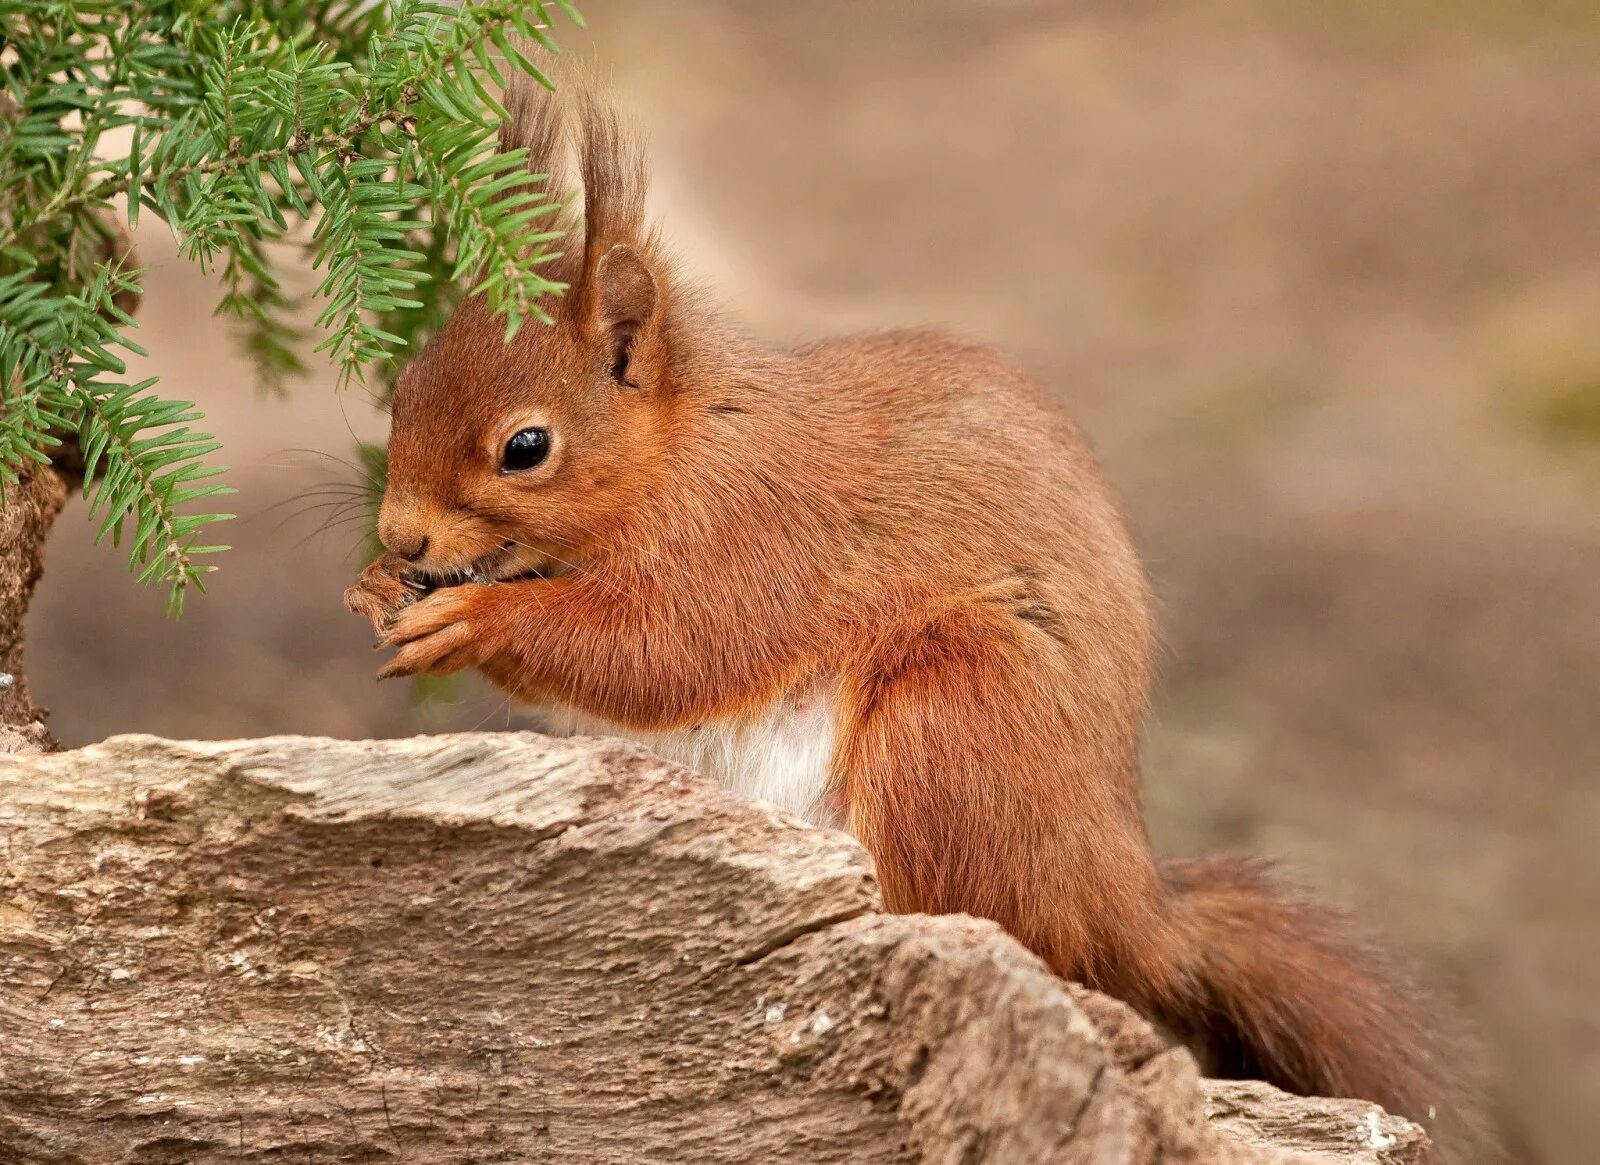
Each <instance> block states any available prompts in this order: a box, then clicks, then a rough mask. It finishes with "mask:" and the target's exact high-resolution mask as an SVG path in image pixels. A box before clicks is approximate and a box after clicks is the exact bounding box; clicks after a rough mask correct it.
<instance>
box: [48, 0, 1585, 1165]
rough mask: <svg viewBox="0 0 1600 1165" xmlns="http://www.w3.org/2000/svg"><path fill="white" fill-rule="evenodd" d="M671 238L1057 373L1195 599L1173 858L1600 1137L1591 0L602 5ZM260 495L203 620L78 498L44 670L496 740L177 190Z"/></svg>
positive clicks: (1164, 760) (751, 312) (1171, 609)
mask: <svg viewBox="0 0 1600 1165" xmlns="http://www.w3.org/2000/svg"><path fill="white" fill-rule="evenodd" d="M582 7H583V9H584V12H585V14H586V15H587V16H588V18H589V20H590V24H591V29H592V31H591V32H590V33H587V34H575V33H569V34H568V35H567V36H565V37H564V40H565V41H566V42H567V43H568V44H570V45H571V46H572V48H573V50H575V51H576V52H577V53H579V54H580V55H583V56H587V57H592V58H594V59H595V60H596V61H597V62H599V64H600V67H601V68H602V70H603V71H604V72H606V73H608V74H610V75H612V76H613V77H614V84H615V88H616V89H617V91H618V94H619V99H620V101H621V103H622V104H623V105H624V106H625V107H626V108H628V109H629V110H631V111H632V112H633V113H634V114H635V115H636V116H637V118H638V119H639V120H640V121H641V122H643V124H644V125H645V126H646V128H647V129H648V131H649V133H650V135H651V138H652V140H653V156H654V159H655V174H656V189H655V192H654V202H655V204H656V206H657V208H658V210H659V211H660V213H661V216H662V217H663V219H664V221H665V224H666V230H667V235H668V237H669V239H670V240H672V241H673V243H674V244H675V245H676V250H677V252H678V254H679V255H680V256H681V257H682V259H683V260H684V265H685V268H686V269H687V270H688V271H690V272H692V273H694V274H695V275H697V276H699V277H701V278H703V280H704V281H705V282H706V283H707V284H708V285H709V286H710V287H711V288H712V289H714V291H715V293H716V295H717V297H718V298H719V299H720V300H721V301H722V302H723V303H724V304H725V305H726V306H727V307H728V308H729V309H730V313H731V314H732V315H734V316H735V317H737V318H739V319H741V320H742V321H743V322H744V323H745V324H747V325H748V326H749V328H750V329H751V330H753V331H754V332H755V333H757V334H758V335H760V336H762V337H765V338H768V339H771V340H773V341H777V342H791V341H799V340H804V339H808V338H813V337H816V336H820V335H823V334H826V333H830V332H836V331H842V330H851V329H862V328H873V327H880V326H885V325H896V324H921V323H938V324H944V325H947V326H950V327H953V328H956V329H959V330H961V331H964V332H969V333H973V334H976V335H979V336H982V337H986V338H989V339H992V340H994V341H995V342H997V343H999V344H1001V345H1003V346H1005V347H1007V348H1009V349H1010V350H1012V351H1013V352H1014V353H1015V354H1016V355H1017V356H1019V357H1020V358H1021V359H1022V360H1023V361H1024V362H1025V363H1026V364H1027V365H1028V366H1030V367H1031V368H1033V369H1034V370H1036V371H1037V372H1038V373H1039V375H1040V376H1041V377H1043V378H1044V379H1045V380H1046V381H1048V382H1049V383H1050V384H1052V385H1055V386H1057V387H1058V388H1059V390H1060V393H1061V398H1062V400H1063V401H1065V402H1067V403H1068V404H1069V405H1070V407H1071V408H1072V410H1073V411H1074V413H1075V414H1076V416H1077V417H1078V418H1079V420H1080V421H1081V423H1082V424H1083V427H1084V428H1085V429H1086V431H1087V432H1088V434H1089V435H1090V437H1091V439H1092V440H1093V442H1094V443H1095V445H1096V447H1097V448H1098V449H1099V451H1100V453H1101V455H1102V458H1103V460H1104V462H1105V464H1106V466H1107V468H1108V471H1109V473H1110V475H1111V477H1112V479H1113V480H1114V481H1116V482H1117V483H1118V484H1119V486H1120V488H1121V490H1122V492H1123V494H1124V496H1125V498H1126V500H1127V505H1128V510H1129V513H1130V516H1131V520H1132V524H1133V526H1134V529H1135V532H1136V536H1137V538H1138V541H1139V543H1140V545H1141V547H1142V549H1143V552H1144V555H1145V558H1146V561H1147V562H1148V564H1149V567H1150V571H1151V573H1152V575H1153V577H1154V581H1155V586H1156V589H1157V591H1158V593H1159V596H1160V602H1161V622H1162V626H1163V629H1164V640H1165V645H1164V650H1163V656H1162V661H1161V673H1162V675H1161V682H1160V689H1159V692H1158V695H1157V700H1156V707H1155V711H1154V714H1153V716H1152V718H1151V723H1150V730H1149V749H1148V758H1149V759H1148V766H1147V771H1148V778H1147V793H1148V800H1149V807H1150V815H1151V820H1152V828H1153V831H1154V833H1155V835H1156V839H1157V842H1158V844H1159V846H1160V847H1161V848H1162V849H1164V850H1166V851H1169V852H1180V851H1201V850H1212V849H1245V850H1253V851H1260V852H1265V853H1269V854H1274V855H1278V856H1281V857H1283V858H1284V859H1286V860H1287V861H1288V862H1289V863H1291V864H1292V865H1293V866H1294V867H1296V868H1297V869H1298V870H1299V871H1301V873H1302V874H1303V876H1304V879H1305V881H1306V882H1307V883H1309V884H1310V885H1312V886H1314V887H1315V888H1316V889H1317V890H1318V892H1320V893H1322V894H1324V895H1326V896H1328V897H1331V898H1333V899H1335V900H1338V901H1341V902H1343V903H1345V904H1346V905H1349V906H1351V907H1353V908H1355V909H1357V910H1359V911H1360V913H1361V914H1362V915H1363V916H1364V917H1365V918H1367V919H1369V920H1371V921H1372V922H1373V923H1374V924H1375V926H1377V927H1378V928H1379V929H1380V930H1381V931H1382V932H1384V933H1385V934H1386V935H1387V936H1388V938H1389V940H1390V941H1391V942H1393V943H1394V944H1395V945H1396V946H1398V947H1400V948H1402V949H1404V950H1406V951H1408V952H1409V953H1410V954H1411V955H1413V956H1414V957H1415V958H1416V959H1417V960H1418V961H1419V962H1420V963H1421V965H1422V966H1423V967H1424V969H1425V973H1426V976H1427V978H1428V979H1429V980H1430V981H1431V982H1432V983H1433V984H1434V985H1435V986H1436V987H1437V988H1438V989H1439V990H1440V992H1441V993H1442V994H1444V995H1445V996H1446V997H1448V998H1450V999H1452V1000H1454V1001H1456V1002H1458V1003H1459V1004H1460V1005H1461V1006H1463V1007H1464V1009H1465V1010H1466V1011H1467V1013H1468V1014H1469V1015H1470V1017H1471V1018H1472V1020H1473V1021H1474V1022H1475V1023H1476V1024H1477V1026H1478V1028H1479V1030H1480V1031H1481V1033H1482V1035H1483V1037H1484V1040H1485V1042H1486V1044H1487V1045H1488V1048H1489V1057H1488V1058H1489V1062H1490V1064H1491V1067H1492V1070H1493V1087H1492V1096H1491V1098H1490V1103H1491V1104H1492V1106H1493V1109H1494V1113H1495V1116H1496V1118H1497V1119H1498V1120H1499V1121H1500V1123H1501V1125H1502V1127H1503V1128H1504V1129H1505V1131H1506V1135H1507V1137H1508V1139H1509V1140H1510V1141H1511V1142H1512V1144H1513V1145H1514V1147H1515V1148H1516V1149H1517V1150H1518V1152H1519V1154H1520V1155H1521V1157H1522V1158H1523V1159H1524V1160H1527V1161H1530V1162H1540V1163H1546V1162H1548V1163H1569V1162H1570V1163H1574V1165H1576V1163H1578V1162H1587V1161H1591V1160H1593V1159H1594V1150H1593V1146H1594V1145H1595V1144H1596V1143H1597V1142H1600V988H1597V987H1596V985H1595V983H1596V980H1597V979H1600V723H1597V721H1600V5H1597V4H1595V3H1593V0H1573V2H1571V3H1558V2H1555V0H1549V2H1543V3H1540V2H1535V0H1448V2H1437V0H1436V2H1427V0H1339V2H1338V3H1330V2H1328V0H1212V2H1211V3H1209V4H1206V5H1195V4H1184V3H1178V2H1176V0H1172V2H1165V0H1118V2H1111V0H1103V2H1097V0H1087V2H1077V3H1067V2H1055V3H1051V2H1046V0H916V2H911V0H896V2H888V0H877V2H875V3H871V4H862V3H858V2H851V0H812V2H809V3H806V4H782V3H767V2H761V0H670V2H668V0H628V2H626V3H624V2H622V0H586V2H584V3H583V4H582ZM139 242H140V246H141V249H142V255H143V258H144V260H145V262H146V263H147V264H150V265H152V266H153V268H154V270H153V272H152V274H151V276H150V277H149V279H148V281H147V290H146V297H145V302H144V305H143V307H142V309H141V324H142V329H143V335H142V337H141V339H142V340H143V342H144V343H145V345H146V346H147V347H148V348H149V349H150V351H151V356H150V358H149V360H148V361H146V362H144V364H145V367H144V368H143V369H141V370H140V371H141V372H142V373H143V374H145V375H160V376H161V377H162V378H163V380H164V381H165V384H166V391H167V392H168V393H169V394H175V395H179V396H185V397H190V396H192V397H193V398H194V399H196V400H198V401H200V402H202V404H203V406H204V407H205V409H206V410H207V411H208V413H209V414H210V417H211V419H212V421H213V423H214V427H215V429H216V431H217V432H218V434H219V435H220V436H221V438H222V439H223V440H224V441H225V443H226V449H225V458H226V460H227V461H228V463H230V464H231V465H232V466H233V467H234V473H233V475H232V481H233V484H234V485H236V486H237V487H238V489H239V491H240V493H239V496H238V497H237V498H236V499H234V500H235V502H236V503H237V505H236V508H237V509H238V510H239V512H240V514H241V520H240V521H238V522H236V523H234V524H233V528H232V529H231V530H229V531H227V533H228V534H229V535H230V536H231V537H230V540H231V541H232V542H233V543H234V544H235V548H234V550H233V551H232V552H231V553H230V554H228V555H227V556H225V557H224V558H223V559H222V571H221V572H220V573H219V574H217V575H215V576H214V580H215V581H214V585H213V587H212V592H213V593H212V594H211V595H210V596H209V597H205V598H196V599H194V600H192V601H191V606H190V610H189V612H188V614H187V615H186V616H185V617H184V619H183V621H182V622H181V623H176V624H175V623H173V622H171V621H169V620H167V619H166V618H165V617H164V616H163V611H162V605H163V596H162V595H161V594H158V593H151V592H144V591H140V590H138V589H136V588H135V587H134V586H132V585H131V584H130V581H129V579H128V576H127V574H126V571H125V570H124V569H123V566H122V563H121V561H120V557H119V556H118V555H117V553H116V552H114V551H112V550H111V549H110V548H109V547H101V548H96V547H93V546H92V545H91V537H90V535H91V529H90V527H89V525H88V524H87V523H86V522H85V521H83V517H82V504H81V502H74V503H73V507H74V508H73V509H71V510H69V512H68V514H67V515H66V516H65V517H64V518H63V520H62V522H61V523H60V524H59V525H58V527H57V530H56V534H55V537H54V541H53V543H52V545H51V547H50V552H49V556H48V561H47V573H46V576H45V581H44V583H43V586H42V588H41V591H40V595H39V598H38V601H37V604H36V609H35V611H34V614H33V616H32V619H31V649H30V659H31V665H30V672H31V676H32V680H33V683H34V685H35V688H36V690H37V691H38V693H39V695H40V697H41V699H42V701H43V702H44V703H46V704H48V705H50V706H51V707H52V709H53V711H54V716H53V719H52V723H53V725H54V727H55V729H56V731H57V733H58V734H59V735H60V737H61V738H62V740H63V741H64V742H65V743H67V744H68V745H74V744H81V743H84V742H88V741H91V740H95V739H97V738H99V737H102V736H105V735H108V734H111V733H116V732H130V731H140V732H156V733H162V734H167V735H172V736H203V737H227V736H239V735H247V734H249V735H254V734H266V733H279V732H302V733H327V734H333V735H340V736H360V735H385V734H402V733H410V732H414V731H417V730H419V729H422V728H426V729H472V728H503V727H506V726H507V725H513V726H514V725H516V724H517V723H519V719H518V715H517V713H516V712H515V710H513V709H510V708H508V707H507V706H506V705H505V704H504V703H503V702H502V701H501V700H500V699H498V698H496V697H494V696H492V695H491V694H489V693H487V692H484V691H482V690H479V689H469V690H465V691H461V692H458V693H456V694H455V695H454V696H452V697H451V699H450V701H449V702H447V703H443V704H436V705H432V706H430V707H429V708H427V709H423V710H419V709H418V708H417V707H415V705H414V703H413V699H412V693H411V692H410V691H409V690H408V689H407V688H405V687H404V686H401V685H393V684H391V685H385V686H379V685H377V684H376V683H374V682H373V680H372V678H371V676H372V672H373V670H374V669H375V667H376V666H377V664H378V662H379V656H378V655H376V654H375V653H374V652H373V651H372V650H371V647H370V642H371V641H370V637H369V635H368V634H367V632H366V631H365V630H364V628H363V626H362V625H361V624H360V623H359V622H358V621H357V620H356V619H355V618H353V617H351V616H348V615H346V614H345V613H344V612H343V611H342V610H341V608H340V605H339V594H340V591H341V589H342V588H343V587H344V586H345V585H346V583H347V582H348V581H349V579H350V577H351V576H352V575H353V574H354V572H355V570H356V569H357V567H358V566H359V565H360V553H361V552H360V549H359V547H360V544H361V542H362V539H363V537H364V531H363V530H362V529H361V528H360V525H359V523H349V522H346V523H344V524H338V523H335V524H334V525H333V526H332V527H331V528H327V529H319V527H320V525H321V519H323V518H325V517H329V516H332V515H334V514H335V513H336V511H332V510H316V509H309V510H308V509H307V507H311V506H316V505H318V504H320V503H322V502H325V501H329V500H334V499H333V498H332V496H331V495H327V494H324V493H321V492H318V491H320V490H322V489H324V488H327V487H328V486H329V485H330V484H334V483H338V482H343V481H350V480H353V479H354V476H355V475H354V472H353V470H351V469H350V468H348V467H347V466H346V465H344V464H341V460H353V458H354V452H353V445H354V439H355V438H356V437H357V436H359V437H362V438H369V439H371V438H379V439H381V437H382V434H383V432H384V423H383V419H382V418H381V416H379V415H377V414H376V413H375V412H374V410H373V409H372V408H371V407H370V405H369V404H368V402H367V400H366V399H365V397H364V396H363V394H362V393H361V391H360V390H359V389H357V390H352V391H349V392H346V393H344V394H342V395H335V393H334V392H333V391H332V383H331V378H329V377H326V376H319V377H314V378H313V380H312V381H311V382H309V383H306V384H304V385H303V386H301V387H300V388H298V389H297V390H296V391H295V392H294V393H293V395H292V396H291V397H290V398H288V399H273V398H270V397H265V396H262V395H260V394H258V393H257V392H256V391H255V388H254V385H253V380H252V374H251V372H250V369H249V366H248V365H247V363H246V362H245V361H244V360H242V359H241V358H240V356H239V355H238V353H237V352H236V350H235V347H234V345H233V342H232V337H231V336H230V335H229V332H228V328H227V325H225V324H224V323H222V322H220V321H214V320H211V319H209V318H208V314H209V311H210V309H211V306H212V305H213V304H214V302H215V300H216V292H215V290H214V289H213V288H212V287H210V286H209V285H208V283H207V281H206V280H205V279H204V278H203V277H202V276H200V275H199V274H198V273H197V272H196V271H195V270H194V269H193V268H192V267H190V266H188V265H186V264H184V263H182V262H180V261H178V260H177V259H176V258H175V255H174V248H173V246H172V243H171V241H170V239H168V238H166V237H165V236H164V235H163V233H162V229H161V228H160V227H159V226H158V225H156V224H153V223H152V221H151V220H150V218H149V217H148V216H147V218H146V220H145V224H144V226H142V228H141V235H140V239H139Z"/></svg>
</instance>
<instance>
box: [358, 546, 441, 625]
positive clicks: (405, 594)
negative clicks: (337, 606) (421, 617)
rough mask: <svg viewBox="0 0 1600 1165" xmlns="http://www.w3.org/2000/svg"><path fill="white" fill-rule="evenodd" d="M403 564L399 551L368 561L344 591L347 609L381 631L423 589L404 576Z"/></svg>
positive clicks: (415, 598) (413, 600)
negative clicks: (396, 553)
mask: <svg viewBox="0 0 1600 1165" xmlns="http://www.w3.org/2000/svg"><path fill="white" fill-rule="evenodd" d="M404 565H405V564H404V561H403V560H402V559H401V558H400V557H399V556H398V555H394V554H384V555H381V556H379V557H378V558H377V559H375V560H374V561H373V562H371V563H369V564H368V566H367V568H366V569H365V570H363V571H362V572H361V574H360V575H359V576H358V577H357V578H356V581H355V584H354V585H353V586H351V587H349V588H348V589H347V590H346V591H345V592H344V605H345V608H346V610H349V611H352V612H354V613H355V614H357V615H360V616H361V617H362V618H363V619H366V620H367V621H368V622H370V623H371V624H372V629H373V630H374V631H376V632H377V633H378V634H379V635H382V634H383V633H384V631H385V630H386V629H387V628H388V626H389V624H390V623H392V622H393V621H394V619H395V616H396V615H398V614H399V613H400V612H401V611H402V610H404V609H405V608H406V607H408V606H410V605H411V604H412V603H413V602H415V601H416V600H417V598H418V596H419V595H420V594H421V593H422V592H421V591H420V590H419V589H418V588H417V587H416V586H414V585H413V584H411V583H409V582H407V581H406V580H405V578H404V576H403V574H402V571H403V569H404Z"/></svg>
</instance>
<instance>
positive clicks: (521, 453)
mask: <svg viewBox="0 0 1600 1165" xmlns="http://www.w3.org/2000/svg"><path fill="white" fill-rule="evenodd" d="M548 456H550V431H549V430H548V429H523V430H521V431H519V432H518V433H517V434H516V435H515V436H513V437H512V438H511V440H509V441H507V442H506V451H505V453H504V454H503V455H502V456H501V460H500V468H501V469H503V470H504V471H505V472H507V473H516V472H518V471H519V470H523V469H532V468H534V466H536V465H539V464H540V463H542V462H543V461H544V459H545V458H546V457H548Z"/></svg>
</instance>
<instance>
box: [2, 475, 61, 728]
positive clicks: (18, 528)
mask: <svg viewBox="0 0 1600 1165" xmlns="http://www.w3.org/2000/svg"><path fill="white" fill-rule="evenodd" d="M66 499H67V486H66V483H65V481H63V480H62V477H61V475H60V474H59V473H57V472H56V471H55V469H53V468H52V467H50V466H30V467H29V468H28V469H26V470H24V471H23V473H22V480H21V481H19V482H18V483H17V484H15V485H11V486H7V487H6V488H5V493H4V497H3V498H0V752H12V753H41V752H51V751H53V750H54V749H55V748H56V747H57V744H56V740H55V737H54V736H52V735H51V734H50V729H49V728H48V727H46V725H45V716H46V715H47V713H46V711H45V709H43V708H41V707H39V706H38V705H37V704H35V703H34V702H33V697H32V694H31V693H30V692H29V690H28V680H27V673H26V672H25V671H24V670H23V651H22V639H23V624H24V622H25V620H26V618H27V614H28V605H29V603H30V602H31V601H32V599H33V591H34V587H36V586H37V585H38V582H39V576H40V575H41V574H43V573H44V543H45V538H46V537H47V536H48V535H49V533H50V528H51V526H53V525H54V524H55V520H56V515H57V514H59V513H60V512H61V506H62V504H63V503H64V502H65V501H66Z"/></svg>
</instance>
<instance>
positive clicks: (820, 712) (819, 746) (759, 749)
mask: <svg viewBox="0 0 1600 1165" xmlns="http://www.w3.org/2000/svg"><path fill="white" fill-rule="evenodd" d="M544 711H545V719H546V722H547V723H548V725H549V727H550V731H551V732H552V733H554V734H555V735H557V736H580V735H581V736H620V737H622V738H624V739H626V740H635V741H638V742H639V743H640V744H642V745H644V746H645V747H646V748H648V749H650V750H651V751H652V752H654V753H655V754H656V755H657V756H660V757H664V758H666V759H667V760H670V761H675V762H677V763H678V764H681V765H683V766H684V767H685V768H691V769H694V770H695V771H696V772H699V773H704V774H705V775H706V776H708V777H710V778H712V779H713V780H715V781H716V782H717V783H718V784H720V785H721V786H722V787H723V788H725V789H727V790H728V791H730V792H732V793H736V794H738V795H739V796H741V797H747V798H749V799H750V800H752V801H765V802H766V803H767V804H769V805H775V806H777V807H778V808H779V809H783V810H785V811H787V812H789V813H793V814H794V815H796V816H797V817H803V818H804V819H806V820H807V821H810V822H813V823H815V824H817V825H829V826H834V827H836V828H842V827H843V826H844V822H843V821H842V820H840V819H839V815H838V813H837V812H835V811H834V809H833V808H832V807H831V806H830V805H829V798H828V796H827V786H828V768H829V765H830V764H831V763H832V761H833V749H834V742H835V739H836V737H837V719H838V699H837V695H836V693H835V692H834V691H832V690H831V689H828V688H823V689H807V690H806V691H804V692H799V693H792V694H790V695H788V696H785V697H784V698H782V699H780V700H778V701H776V702H775V703H773V704H772V705H770V706H769V707H768V708H767V709H766V710H765V711H763V712H761V713H760V714H758V715H755V716H750V717H745V718H742V719H739V720H707V721H704V722H703V723H701V724H698V725H695V726H694V727H691V728H676V729H670V730H666V731H652V730H650V729H640V728H628V727H625V726H623V725H620V724H615V723H613V722H611V721H609V720H605V719H602V718H601V717H598V716H591V715H589V714H588V713H586V712H580V711H579V710H578V709H576V708H568V707H551V708H547V709H545V710H544Z"/></svg>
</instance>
